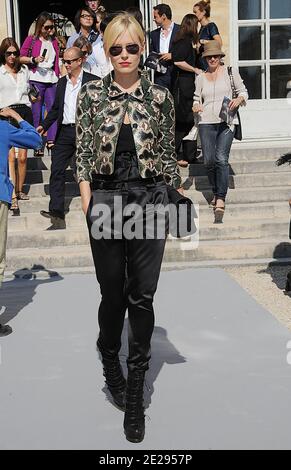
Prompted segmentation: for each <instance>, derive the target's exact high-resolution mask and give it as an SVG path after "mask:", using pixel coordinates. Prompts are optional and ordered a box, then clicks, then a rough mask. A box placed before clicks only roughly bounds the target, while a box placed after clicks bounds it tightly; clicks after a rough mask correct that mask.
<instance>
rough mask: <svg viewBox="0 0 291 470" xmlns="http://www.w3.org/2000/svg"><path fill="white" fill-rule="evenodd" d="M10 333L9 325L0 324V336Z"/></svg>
mask: <svg viewBox="0 0 291 470" xmlns="http://www.w3.org/2000/svg"><path fill="white" fill-rule="evenodd" d="M11 333H12V328H11V326H9V325H1V324H0V336H8V335H11Z"/></svg>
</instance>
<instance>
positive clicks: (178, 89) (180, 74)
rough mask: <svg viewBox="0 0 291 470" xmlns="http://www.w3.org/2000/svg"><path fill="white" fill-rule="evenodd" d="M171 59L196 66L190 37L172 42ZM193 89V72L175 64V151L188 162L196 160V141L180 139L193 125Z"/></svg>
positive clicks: (173, 85) (179, 158) (195, 56)
mask: <svg viewBox="0 0 291 470" xmlns="http://www.w3.org/2000/svg"><path fill="white" fill-rule="evenodd" d="M172 60H173V62H187V64H189V65H191V66H192V67H196V61H197V53H196V49H194V48H193V45H192V38H191V37H185V38H183V39H180V41H178V42H176V43H174V44H173V49H172ZM194 91H195V73H194V72H187V71H185V70H182V69H180V68H179V67H177V66H175V67H174V72H173V76H172V94H173V97H174V102H175V112H176V151H177V153H178V160H181V159H182V160H186V161H188V163H192V162H193V161H195V160H196V150H197V147H196V142H193V141H182V139H183V137H185V136H186V135H187V134H188V133H189V131H190V129H191V128H192V127H193V125H194V115H193V111H192V106H193V96H194ZM181 144H183V156H179V150H180V147H181Z"/></svg>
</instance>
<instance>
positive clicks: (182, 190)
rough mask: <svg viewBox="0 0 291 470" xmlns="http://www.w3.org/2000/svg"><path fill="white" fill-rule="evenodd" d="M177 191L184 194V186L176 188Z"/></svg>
mask: <svg viewBox="0 0 291 470" xmlns="http://www.w3.org/2000/svg"><path fill="white" fill-rule="evenodd" d="M177 191H178V193H180V194H182V196H184V188H183V186H181V188H178V189H177Z"/></svg>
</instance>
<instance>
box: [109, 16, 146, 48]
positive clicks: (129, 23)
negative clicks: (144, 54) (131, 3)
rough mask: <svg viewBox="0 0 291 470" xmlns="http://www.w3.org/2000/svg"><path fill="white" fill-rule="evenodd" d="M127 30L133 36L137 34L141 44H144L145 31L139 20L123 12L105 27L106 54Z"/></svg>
mask: <svg viewBox="0 0 291 470" xmlns="http://www.w3.org/2000/svg"><path fill="white" fill-rule="evenodd" d="M125 31H128V32H129V34H130V35H131V36H137V37H138V39H139V41H140V44H142V45H144V42H145V33H144V31H143V29H142V27H141V25H140V24H139V22H138V21H137V20H136V19H135V18H134V17H133V16H132V15H129V14H128V13H126V12H122V13H119V14H118V15H117V16H115V17H114V18H113V20H111V21H110V23H108V25H107V27H106V29H105V32H104V37H103V41H104V50H105V53H106V55H108V54H109V49H110V47H111V46H113V44H115V42H116V40H117V39H118V38H119V36H121V34H123V33H124V32H125Z"/></svg>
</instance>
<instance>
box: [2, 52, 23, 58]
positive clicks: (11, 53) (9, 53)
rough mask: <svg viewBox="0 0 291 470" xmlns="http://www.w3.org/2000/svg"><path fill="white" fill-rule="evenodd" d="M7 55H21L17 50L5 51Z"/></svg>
mask: <svg viewBox="0 0 291 470" xmlns="http://www.w3.org/2000/svg"><path fill="white" fill-rule="evenodd" d="M5 55H6V57H10V56H11V55H14V57H19V56H20V54H19V52H17V51H6V52H5Z"/></svg>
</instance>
